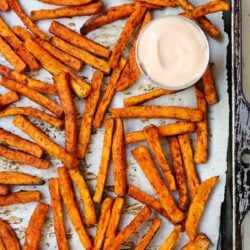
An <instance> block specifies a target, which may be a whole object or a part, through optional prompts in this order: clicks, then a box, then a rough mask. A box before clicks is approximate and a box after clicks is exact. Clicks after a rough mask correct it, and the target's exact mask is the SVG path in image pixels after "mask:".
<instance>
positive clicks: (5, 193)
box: [0, 185, 10, 249]
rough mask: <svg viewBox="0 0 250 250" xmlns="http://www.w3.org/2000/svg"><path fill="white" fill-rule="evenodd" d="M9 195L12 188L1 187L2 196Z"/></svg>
mask: <svg viewBox="0 0 250 250" xmlns="http://www.w3.org/2000/svg"><path fill="white" fill-rule="evenodd" d="M9 193H10V186H8V185H0V195H7V194H9ZM0 249H1V248H0Z"/></svg>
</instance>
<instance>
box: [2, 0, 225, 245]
mask: <svg viewBox="0 0 250 250" xmlns="http://www.w3.org/2000/svg"><path fill="white" fill-rule="evenodd" d="M127 2H130V1H124V0H119V1H115V3H114V1H112V0H106V1H104V3H105V5H106V6H107V7H108V6H113V5H119V4H123V3H127ZM196 2H197V1H193V3H194V4H195V3H196ZM205 2H206V1H204V0H201V1H199V4H202V3H205ZM20 3H21V4H22V6H24V7H25V10H26V11H27V13H29V12H30V11H31V10H34V9H41V8H53V5H47V4H43V3H41V2H39V1H36V0H33V1H25V0H20ZM196 4H197V3H196ZM179 12H180V10H179V9H172V8H169V9H166V10H163V11H154V17H160V16H165V15H169V14H176V13H179ZM3 17H4V19H5V20H6V21H7V22H8V23H9V25H10V26H13V25H22V23H21V22H20V20H19V18H18V17H17V16H16V15H15V14H14V13H13V12H10V13H7V14H3ZM209 18H210V19H211V20H212V21H213V22H214V23H215V24H216V25H217V27H219V29H220V30H221V32H222V37H221V39H220V40H219V41H215V40H213V39H210V38H209V44H210V49H211V59H210V61H211V62H213V63H214V67H213V74H214V80H215V82H216V88H217V90H218V94H219V98H220V102H219V103H218V104H216V105H214V106H212V107H210V110H209V123H210V155H209V161H208V163H207V164H206V165H204V166H203V165H201V166H197V169H198V172H199V175H200V178H201V180H202V181H203V180H205V179H207V178H209V177H211V176H214V175H219V176H220V180H219V183H218V184H217V186H216V188H215V190H214V192H213V194H212V196H211V198H210V200H209V203H208V206H207V209H206V211H205V214H204V217H203V220H202V223H201V225H200V229H199V230H200V231H202V232H204V233H206V234H207V235H208V237H209V238H210V239H211V241H212V242H213V245H212V247H211V249H216V248H217V242H218V237H219V223H220V211H221V209H220V208H221V203H222V202H223V200H224V189H225V181H226V169H227V161H226V158H227V143H228V126H229V105H228V92H227V88H228V80H227V72H226V53H227V50H226V48H227V45H228V37H227V34H226V33H225V32H224V24H223V20H222V14H221V13H216V14H213V15H209ZM87 19H88V17H77V18H70V19H66V18H65V19H59V20H58V21H60V22H62V23H63V24H65V25H66V26H68V27H69V28H71V29H74V30H76V31H79V29H80V27H81V25H82V23H83V22H84V21H85V20H87ZM50 22H51V21H40V22H38V25H39V27H41V28H42V29H43V30H44V31H47V30H48V27H49V24H50ZM124 24H125V20H121V21H117V22H115V23H113V24H110V25H106V26H104V27H102V28H100V29H98V30H96V31H93V32H92V33H90V34H89V35H88V37H90V38H91V39H94V40H95V41H97V42H100V43H102V44H103V45H107V46H110V47H111V48H112V47H113V45H114V44H115V42H116V40H117V38H118V36H119V34H120V32H121V30H122V27H123V26H124ZM22 26H23V25H22ZM125 54H126V53H125ZM0 63H1V64H4V65H8V63H7V62H6V61H5V60H4V59H3V58H0ZM92 73H93V69H92V68H90V67H88V66H85V68H84V70H83V72H81V73H80V75H83V76H85V77H87V79H88V80H89V81H90V79H91V77H92ZM32 75H33V76H34V77H36V78H38V79H41V80H46V81H50V82H51V76H50V75H49V74H48V73H47V72H46V71H44V70H40V71H39V72H34V73H32ZM155 87H156V86H155V85H154V84H153V83H152V82H150V81H149V80H148V79H146V78H143V77H142V78H141V79H140V80H139V82H138V83H137V84H136V85H135V86H134V87H132V88H130V89H128V90H126V91H124V92H122V93H118V94H116V96H115V98H114V100H113V102H112V105H111V107H110V109H111V108H112V107H122V106H123V101H122V100H123V99H124V98H125V97H129V96H131V95H136V94H139V93H144V92H146V91H148V90H150V89H153V88H155ZM104 88H105V87H104ZM4 92H6V90H5V89H4V88H2V87H1V88H0V93H4ZM52 98H53V99H54V97H52ZM56 101H58V100H57V99H56ZM75 101H76V103H77V107H78V112H79V114H78V121H79V124H80V122H81V114H82V112H83V109H84V103H85V101H82V100H79V99H78V98H75ZM31 103H32V106H34V107H35V106H36V107H37V108H39V109H41V110H43V109H42V108H41V107H39V106H38V105H36V104H35V103H33V102H31V101H29V100H28V99H26V98H22V100H21V101H20V102H18V103H17V106H29V105H31ZM149 104H157V105H180V106H188V107H196V101H195V94H194V89H193V88H189V89H187V90H185V91H181V92H179V93H177V94H173V95H169V96H163V97H160V98H157V99H155V100H153V101H150V102H148V103H147V104H145V105H149ZM32 121H33V122H34V123H35V124H36V125H37V126H38V127H40V128H41V129H43V130H44V131H45V132H46V133H47V134H48V135H49V136H50V137H51V138H53V139H54V140H55V141H56V142H57V143H59V144H60V145H64V132H63V131H60V130H57V129H55V128H53V127H51V126H49V125H47V124H46V123H42V122H40V121H35V120H32ZM172 122H175V121H174V120H167V119H159V120H156V119H151V120H145V119H141V120H126V121H125V130H126V132H130V131H134V130H138V129H142V128H143V127H144V126H146V125H147V124H149V123H153V124H155V125H162V124H166V123H172ZM0 126H1V127H3V128H5V129H6V130H9V131H11V132H13V133H16V134H19V135H21V136H23V137H24V138H28V137H27V136H26V135H24V134H23V133H21V132H20V130H18V129H17V128H15V127H14V126H13V125H12V118H2V119H0ZM102 140H103V128H101V129H93V136H92V139H91V145H90V147H89V151H88V154H87V156H86V159H85V161H81V163H80V167H81V168H82V169H83V170H84V173H85V177H86V179H87V181H88V184H89V186H90V189H91V190H92V192H93V190H94V188H95V183H96V176H97V174H98V168H99V163H100V156H101V149H102ZM162 143H163V145H164V148H165V149H166V152H167V153H168V145H167V143H166V140H165V139H164V138H163V139H162ZM140 144H145V142H144V143H140ZM137 145H139V143H137V144H132V145H129V146H128V147H127V154H128V182H129V183H131V184H134V185H136V186H137V187H139V188H142V189H143V190H144V191H146V192H148V193H149V194H152V195H155V194H154V192H153V190H152V189H151V187H150V185H149V183H148V181H147V179H146V178H145V176H144V174H143V173H142V171H141V169H140V168H139V166H138V165H137V164H136V162H135V160H134V159H133V157H132V156H131V154H130V150H131V149H132V148H134V147H135V146H137ZM52 163H53V166H51V168H50V169H49V170H38V169H34V168H32V167H29V166H24V165H20V164H17V163H14V162H11V161H8V160H5V159H0V166H1V170H14V171H20V172H26V173H31V174H34V175H37V176H40V177H42V178H44V179H46V180H47V179H49V178H51V177H55V176H57V173H56V167H57V166H60V165H61V164H60V162H59V161H57V160H52ZM110 169H112V168H110ZM21 189H22V190H31V189H37V190H39V191H41V192H42V194H43V200H44V201H45V202H47V203H50V197H49V191H48V186H47V185H44V186H42V187H16V188H14V189H13V190H15V191H16V190H21ZM105 195H110V196H114V192H113V181H112V171H110V173H109V178H108V183H107V187H106V189H105ZM79 204H80V203H79ZM35 206H36V203H29V204H24V205H12V206H6V207H1V208H0V218H1V219H4V220H7V221H8V222H9V223H10V224H11V226H12V227H13V228H14V229H15V231H16V233H17V236H18V237H19V239H20V242H21V244H23V242H24V234H25V228H26V226H27V224H28V221H29V218H30V216H31V214H32V212H33V209H34V208H35ZM142 207H143V205H142V204H140V203H139V202H137V201H135V200H133V199H132V198H127V200H126V206H125V211H124V216H123V218H122V221H121V225H120V228H123V227H124V226H125V225H127V224H128V223H129V221H130V220H131V219H132V218H133V217H134V216H135V214H137V213H138V211H139V210H140V209H141V208H142ZM51 216H52V214H51V212H50V213H49V217H48V220H47V221H46V225H45V227H44V231H43V238H42V241H41V245H40V246H41V249H57V247H56V241H55V234H54V229H53V221H52V220H51ZM159 216H160V215H159ZM152 217H153V216H152ZM152 217H151V218H152ZM150 222H151V221H150V220H149V221H147V222H146V223H144V224H143V225H142V226H141V227H140V230H139V231H138V232H136V233H134V234H133V235H132V236H131V237H130V238H129V240H128V241H127V242H126V243H125V244H124V245H123V247H124V248H126V249H133V246H135V245H136V242H137V241H138V239H139V237H140V236H141V235H142V234H143V233H144V232H145V231H146V230H147V228H148V225H149V224H150ZM66 224H67V225H66V231H67V237H68V238H69V239H70V240H69V243H70V246H71V248H72V249H81V248H82V247H81V244H80V242H79V240H78V236H77V235H76V233H75V231H74V229H73V227H72V225H71V223H70V221H69V218H68V217H67V216H66ZM172 229H173V226H172V225H171V224H169V223H168V222H167V221H166V220H165V219H164V218H163V223H162V226H161V229H160V230H159V232H158V234H157V236H156V237H155V238H154V240H153V241H152V243H151V244H150V246H149V247H148V249H152V250H153V249H158V247H159V246H160V245H161V243H162V242H163V241H164V239H166V237H167V236H168V234H169V233H170V232H171V230H172ZM88 230H89V233H90V235H92V236H94V234H95V227H89V228H88ZM186 241H187V237H186V235H185V234H182V235H181V237H180V241H179V243H178V246H177V247H176V249H179V248H180V247H181V246H183V245H184V244H185V243H186Z"/></svg>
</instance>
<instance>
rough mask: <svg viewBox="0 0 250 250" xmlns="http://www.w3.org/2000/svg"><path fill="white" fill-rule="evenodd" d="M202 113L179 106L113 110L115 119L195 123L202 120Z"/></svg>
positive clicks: (135, 107) (136, 107)
mask: <svg viewBox="0 0 250 250" xmlns="http://www.w3.org/2000/svg"><path fill="white" fill-rule="evenodd" d="M202 115H203V114H202V111H201V110H199V109H194V108H185V107H178V106H165V107H164V106H131V107H125V108H115V109H112V117H113V118H118V117H121V118H169V119H182V120H189V121H193V122H198V121H201V120H202V118H203V117H202Z"/></svg>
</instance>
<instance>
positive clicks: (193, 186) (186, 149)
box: [178, 134, 200, 198]
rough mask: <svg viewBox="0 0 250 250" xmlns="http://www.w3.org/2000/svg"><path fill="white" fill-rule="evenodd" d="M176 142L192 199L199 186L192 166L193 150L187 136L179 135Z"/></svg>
mask: <svg viewBox="0 0 250 250" xmlns="http://www.w3.org/2000/svg"><path fill="white" fill-rule="evenodd" d="M178 141H179V144H180V148H181V154H182V159H183V162H184V166H185V170H186V174H187V180H188V185H189V188H190V191H191V196H192V198H194V196H195V194H196V192H197V189H198V187H199V185H200V180H199V177H198V174H197V171H196V168H195V165H194V158H193V150H192V146H191V141H190V136H189V134H183V135H179V136H178Z"/></svg>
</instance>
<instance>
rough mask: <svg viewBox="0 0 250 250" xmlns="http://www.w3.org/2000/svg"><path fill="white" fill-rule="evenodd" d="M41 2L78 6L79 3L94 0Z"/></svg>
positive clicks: (42, 0)
mask: <svg viewBox="0 0 250 250" xmlns="http://www.w3.org/2000/svg"><path fill="white" fill-rule="evenodd" d="M41 2H44V3H50V4H57V5H69V6H71V5H73V6H74V5H75V6H77V5H83V4H86V3H89V2H92V0H41Z"/></svg>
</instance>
